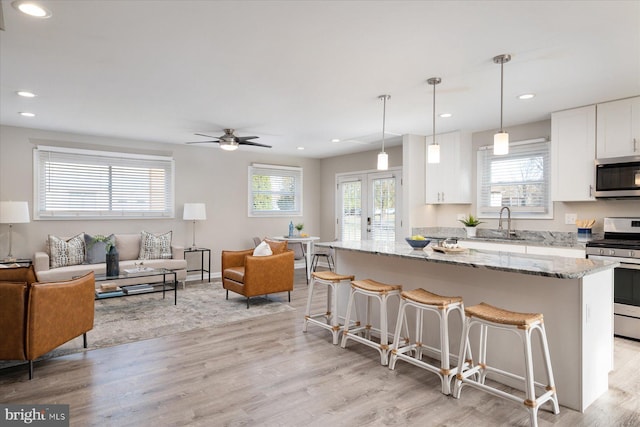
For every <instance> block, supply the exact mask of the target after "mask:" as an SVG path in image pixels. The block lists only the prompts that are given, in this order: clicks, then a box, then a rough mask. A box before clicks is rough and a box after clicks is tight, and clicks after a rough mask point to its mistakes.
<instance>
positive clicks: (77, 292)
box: [0, 267, 95, 379]
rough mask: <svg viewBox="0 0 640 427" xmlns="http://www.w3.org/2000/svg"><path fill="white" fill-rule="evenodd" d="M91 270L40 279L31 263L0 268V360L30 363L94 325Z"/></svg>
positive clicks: (85, 341)
mask: <svg viewBox="0 0 640 427" xmlns="http://www.w3.org/2000/svg"><path fill="white" fill-rule="evenodd" d="M94 297H95V278H94V274H93V272H91V273H88V274H87V275H85V276H82V277H80V278H77V279H73V280H68V281H64V282H51V283H38V282H36V275H35V272H34V270H33V267H16V268H2V269H0V330H1V331H2V339H0V359H1V360H28V361H29V379H32V378H33V362H34V360H35V359H37V358H38V357H40V356H42V355H43V354H45V353H48V352H49V351H51V350H53V349H54V348H56V347H59V346H60V345H62V344H64V343H65V342H67V341H70V340H72V339H73V338H75V337H78V336H80V335H83V337H84V348H87V334H86V333H87V331H90V330H91V329H93V318H94V313H95V308H94V304H95V299H94Z"/></svg>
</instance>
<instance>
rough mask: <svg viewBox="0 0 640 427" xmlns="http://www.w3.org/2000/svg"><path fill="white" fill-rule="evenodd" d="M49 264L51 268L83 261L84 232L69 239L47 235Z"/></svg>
mask: <svg viewBox="0 0 640 427" xmlns="http://www.w3.org/2000/svg"><path fill="white" fill-rule="evenodd" d="M48 246H49V266H50V267H51V268H58V267H66V266H67V265H78V264H82V263H83V262H84V233H80V234H78V235H77V236H73V237H72V238H70V239H69V240H64V239H62V238H60V237H56V236H51V235H49V245H48Z"/></svg>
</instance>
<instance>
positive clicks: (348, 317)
mask: <svg viewBox="0 0 640 427" xmlns="http://www.w3.org/2000/svg"><path fill="white" fill-rule="evenodd" d="M354 299H355V291H354V290H353V289H351V293H350V294H349V302H348V303H347V314H346V318H345V321H344V329H343V331H342V342H341V343H340V347H342V348H346V347H347V333H348V332H349V323H350V321H351V307H352V306H353V302H354ZM358 320H359V319H358Z"/></svg>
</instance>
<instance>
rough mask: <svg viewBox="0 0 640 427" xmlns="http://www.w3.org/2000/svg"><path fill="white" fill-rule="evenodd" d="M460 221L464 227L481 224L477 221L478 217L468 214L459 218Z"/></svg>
mask: <svg viewBox="0 0 640 427" xmlns="http://www.w3.org/2000/svg"><path fill="white" fill-rule="evenodd" d="M458 221H460V222H461V223H463V224H464V226H465V227H477V226H478V225H479V224H482V221H478V218H476V217H474V216H473V215H471V214H469V216H467V217H466V218H463V219H459V220H458Z"/></svg>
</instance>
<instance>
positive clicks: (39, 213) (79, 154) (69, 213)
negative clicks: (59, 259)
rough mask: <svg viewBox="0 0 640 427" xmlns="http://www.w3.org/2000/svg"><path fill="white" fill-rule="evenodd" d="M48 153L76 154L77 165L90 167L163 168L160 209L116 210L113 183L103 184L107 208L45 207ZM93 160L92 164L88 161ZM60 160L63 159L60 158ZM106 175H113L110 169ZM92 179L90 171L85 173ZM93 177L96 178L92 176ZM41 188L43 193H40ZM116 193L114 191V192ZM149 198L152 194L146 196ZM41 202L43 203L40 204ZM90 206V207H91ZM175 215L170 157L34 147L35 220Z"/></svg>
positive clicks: (168, 217)
mask: <svg viewBox="0 0 640 427" xmlns="http://www.w3.org/2000/svg"><path fill="white" fill-rule="evenodd" d="M47 154H49V155H53V156H55V155H58V156H67V157H69V158H70V159H73V158H74V157H75V161H77V162H78V164H83V163H82V162H86V163H84V165H85V166H87V165H88V166H89V167H90V166H91V165H92V164H94V165H96V166H98V165H100V166H107V167H108V168H112V167H119V168H127V167H128V168H144V167H148V168H149V170H150V171H151V170H152V169H154V170H155V169H159V170H162V171H164V173H165V175H164V176H163V184H162V187H161V188H162V190H163V193H162V205H163V209H160V210H145V209H122V208H121V209H115V208H112V206H113V204H115V203H114V202H113V198H114V197H117V190H114V188H113V186H112V185H109V186H107V188H106V190H105V188H104V187H103V188H102V191H103V194H107V196H106V197H107V198H108V200H109V201H110V202H109V207H108V209H106V210H105V209H103V208H101V207H100V206H98V205H94V206H88V207H87V209H77V208H76V209H73V208H71V207H70V208H69V209H55V210H53V209H48V208H47V207H46V201H45V198H46V194H45V193H46V190H44V188H46V187H47V178H46V177H45V176H44V174H43V172H44V169H45V164H46V162H47V159H46V158H45V157H44V156H46V155H47ZM92 160H93V163H91V161H92ZM59 161H62V160H59ZM109 176H110V177H111V176H113V174H112V170H111V169H110V171H109ZM86 178H87V179H91V178H92V176H91V174H87V175H86ZM93 178H95V177H93ZM43 190H44V193H43ZM114 193H116V194H114ZM149 198H151V196H149ZM43 204H44V205H43ZM92 207H93V209H92ZM170 218H175V160H174V159H173V157H169V156H157V155H147V154H135V153H122V152H115V151H100V150H91V149H81V148H67V147H55V146H43V145H39V146H36V147H35V148H34V150H33V219H34V220H94V219H95V220H103V219H106V220H112V219H170Z"/></svg>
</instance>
